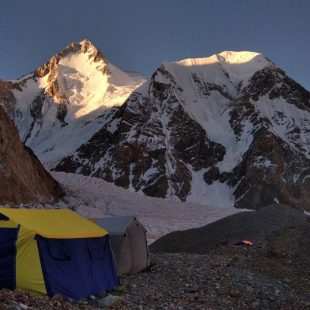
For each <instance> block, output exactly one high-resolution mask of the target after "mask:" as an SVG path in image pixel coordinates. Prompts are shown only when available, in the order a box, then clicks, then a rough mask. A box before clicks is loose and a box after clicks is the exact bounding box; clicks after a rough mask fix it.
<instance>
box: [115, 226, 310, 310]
mask: <svg viewBox="0 0 310 310" xmlns="http://www.w3.org/2000/svg"><path fill="white" fill-rule="evenodd" d="M309 233H310V230H309V227H292V228H290V229H287V230H286V231H283V232H282V233H279V234H276V235H273V236H271V237H270V238H269V239H268V240H266V241H263V242H256V243H255V244H254V245H253V246H251V247H244V246H237V247H228V246H225V245H222V246H219V247H218V248H217V249H214V250H212V251H210V252H209V253H206V254H190V253H186V254H184V253H183V254H182V253H174V254H172V253H157V254H153V256H152V261H153V265H152V267H151V268H150V269H149V270H148V271H146V272H144V273H140V274H139V275H134V276H130V277H127V278H124V279H123V284H124V285H127V288H128V290H127V292H125V293H124V295H123V301H122V303H121V304H120V305H117V306H116V307H114V309H141V310H142V309H282V310H284V309H285V310H286V309H310V262H309V257H310V238H309Z"/></svg>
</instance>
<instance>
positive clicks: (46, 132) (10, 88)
mask: <svg viewBox="0 0 310 310" xmlns="http://www.w3.org/2000/svg"><path fill="white" fill-rule="evenodd" d="M142 82H144V79H143V78H141V76H138V75H137V74H135V75H134V74H127V73H125V72H122V71H121V70H119V69H118V68H116V67H115V66H113V65H112V64H111V63H110V62H109V61H108V60H107V59H106V58H105V57H104V56H103V55H102V53H101V52H100V51H99V50H98V49H97V48H96V47H95V46H94V45H93V44H92V43H91V42H89V41H88V40H84V41H82V42H79V43H72V44H70V45H69V46H67V47H66V48H65V49H64V50H63V51H61V52H60V53H58V54H56V55H54V56H53V57H52V58H51V59H50V60H49V61H47V62H46V63H45V64H43V65H42V66H41V67H39V68H37V69H36V70H35V71H34V72H32V73H31V74H29V75H27V76H24V77H22V78H20V79H18V80H16V81H8V82H6V81H0V105H2V106H3V107H4V108H5V110H6V112H7V113H8V114H9V115H10V117H11V119H13V120H14V122H15V124H16V126H17V128H18V130H19V133H20V137H21V140H22V142H23V143H25V144H26V145H27V146H29V147H30V148H31V149H32V150H33V151H34V152H35V154H36V155H37V156H38V157H39V158H40V160H41V162H43V163H44V164H45V165H47V166H49V167H51V166H53V165H55V164H56V163H57V162H58V161H59V160H60V159H62V158H63V157H64V156H66V155H68V154H71V153H72V152H73V151H75V150H76V149H77V148H78V147H79V146H80V145H81V144H83V143H86V142H87V141H88V140H89V139H90V138H91V137H92V136H93V134H94V133H96V132H97V131H98V130H99V129H100V128H101V127H102V126H103V125H104V124H105V122H106V119H109V115H110V113H112V112H113V111H114V110H115V108H116V107H119V106H121V105H122V104H123V103H124V101H125V100H126V99H127V98H128V96H129V95H130V94H131V93H132V91H133V90H135V89H136V88H137V87H138V86H139V85H141V84H142Z"/></svg>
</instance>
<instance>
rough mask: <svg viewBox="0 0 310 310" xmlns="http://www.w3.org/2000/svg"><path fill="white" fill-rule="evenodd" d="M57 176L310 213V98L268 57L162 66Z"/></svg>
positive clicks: (221, 57)
mask: <svg viewBox="0 0 310 310" xmlns="http://www.w3.org/2000/svg"><path fill="white" fill-rule="evenodd" d="M109 116H110V117H109V119H108V120H107V122H106V123H105V124H103V126H102V128H101V129H100V130H99V131H98V132H96V133H95V134H94V135H93V137H92V138H91V139H90V140H89V142H88V143H85V144H84V145H82V146H81V147H79V148H78V149H77V150H76V151H75V152H74V153H73V154H72V155H70V156H67V157H66V158H65V159H63V160H62V161H61V163H60V164H59V165H58V166H57V167H56V170H60V171H61V170H62V171H67V172H75V173H82V174H84V175H92V176H96V177H101V178H103V179H105V180H107V181H109V182H113V183H115V184H116V185H119V186H122V187H125V188H128V189H130V190H132V191H142V192H144V193H145V194H147V195H149V196H156V197H164V198H166V197H170V198H175V199H179V200H181V201H189V202H198V203H203V204H212V205H216V204H217V205H225V204H231V203H233V204H235V206H236V207H247V208H253V209H257V208H260V207H261V206H264V205H266V204H268V203H274V202H280V203H289V204H291V205H293V206H295V207H296V208H302V209H307V210H309V208H310V204H309V201H310V191H309V188H310V93H309V92H308V91H306V90H305V89H304V88H303V87H302V86H300V85H299V84H297V83H296V82H295V81H293V80H292V79H290V78H289V77H288V76H287V75H286V74H285V72H284V71H283V70H281V69H280V68H278V67H277V66H276V65H274V64H273V63H272V62H271V61H270V60H268V59H267V58H266V57H264V56H263V55H261V54H258V53H253V52H222V53H220V54H217V55H213V56H211V57H207V58H200V59H186V60H183V61H179V62H173V63H163V64H162V65H161V66H160V67H159V68H158V69H157V70H156V71H155V72H154V74H153V75H152V77H151V79H150V80H149V81H147V82H146V83H145V84H143V85H142V86H141V87H139V88H138V89H137V90H136V91H135V92H133V93H132V95H131V96H130V97H129V98H128V100H127V101H126V103H125V104H124V105H122V106H121V107H120V108H118V109H116V110H114V111H113V113H112V114H109Z"/></svg>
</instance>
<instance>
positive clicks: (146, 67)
mask: <svg viewBox="0 0 310 310" xmlns="http://www.w3.org/2000/svg"><path fill="white" fill-rule="evenodd" d="M84 38H88V39H89V40H91V41H92V42H93V43H94V44H95V45H96V46H97V47H98V48H99V49H100V50H101V51H102V52H103V54H104V55H105V56H106V57H107V58H108V59H110V61H111V62H112V63H113V64H114V65H116V66H118V67H119V68H120V69H123V70H132V71H139V72H141V73H143V74H145V75H147V76H149V75H150V74H151V73H152V72H153V71H154V70H155V69H156V68H157V67H158V66H159V65H160V63H161V62H163V61H175V60H180V59H184V58H189V57H204V56H210V55H211V54H214V53H219V52H221V51H223V50H251V51H258V52H262V53H263V54H265V55H266V56H267V57H269V58H270V59H271V60H272V61H273V62H274V63H276V64H277V65H279V66H280V67H281V68H282V69H284V70H285V71H286V72H287V73H288V74H289V75H290V76H291V77H293V78H294V79H296V80H297V81H298V82H300V83H301V84H302V85H303V86H305V87H306V88H307V89H308V90H310V0H266V1H265V0H257V1H254V0H253V1H251V0H243V1H242V0H221V1H219V0H214V1H208V0H204V1H203V0H201V1H200V0H187V1H183V0H174V1H173V0H170V1H169V0H154V1H149V0H141V1H139V0H123V1H120V0H111V1H108V0H106V1H105V0H53V1H49V0H19V1H18V0H1V6H0V43H1V46H0V78H2V79H14V78H17V77H19V76H21V75H23V74H26V73H29V72H31V71H33V70H34V69H35V68H36V67H38V66H39V65H41V64H42V63H43V62H45V61H46V60H47V59H48V58H50V57H51V56H52V55H53V54H55V53H57V52H58V51H60V50H62V49H63V48H64V47H65V46H66V45H68V44H69V43H70V42H72V41H81V40H82V39H84Z"/></svg>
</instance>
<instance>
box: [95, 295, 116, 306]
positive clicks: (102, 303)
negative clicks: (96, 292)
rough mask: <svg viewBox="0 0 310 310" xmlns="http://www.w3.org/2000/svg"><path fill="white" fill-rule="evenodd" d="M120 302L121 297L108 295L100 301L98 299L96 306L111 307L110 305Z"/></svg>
mask: <svg viewBox="0 0 310 310" xmlns="http://www.w3.org/2000/svg"><path fill="white" fill-rule="evenodd" d="M121 300H122V297H120V296H114V295H111V294H109V295H107V296H106V297H104V298H102V299H98V300H97V305H98V306H99V307H111V306H112V305H115V304H116V303H119V302H120V301H121Z"/></svg>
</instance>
